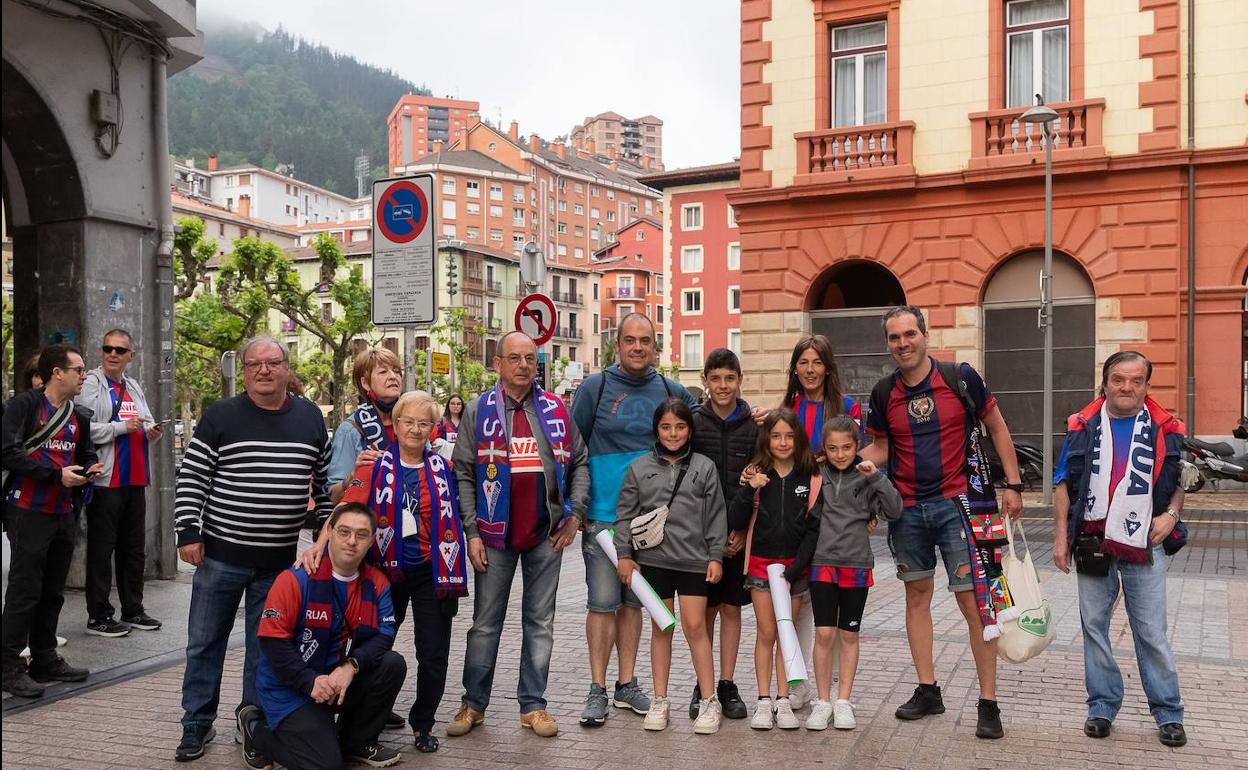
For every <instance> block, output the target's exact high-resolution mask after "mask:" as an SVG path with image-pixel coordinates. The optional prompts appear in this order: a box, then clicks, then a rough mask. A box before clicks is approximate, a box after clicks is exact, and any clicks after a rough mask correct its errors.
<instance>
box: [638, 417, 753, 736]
mask: <svg viewBox="0 0 1248 770" xmlns="http://www.w3.org/2000/svg"><path fill="white" fill-rule="evenodd" d="M692 427H693V414H692V412H691V411H690V409H689V405H688V404H686V403H685V402H684V401H683V400H681V399H679V398H669V399H668V400H666V401H664V402H663V403H662V404H660V405H659V408H658V409H657V410H655V413H654V437H655V439H656V441H655V445H654V450H653V451H651V452H647V453H646V454H643V455H641V456H640V457H638V458H637V459H635V460H633V462H632V463H631V464H630V465H629V466H628V470H627V471H626V472H625V474H624V483H623V485H622V486H621V487H620V495H619V502H618V504H617V508H616V521H615V550H616V553H617V554H618V556H619V577H620V582H622V583H624V584H625V585H628V584H629V581H630V580H631V578H632V574H633V571H634V570H636V569H638V568H639V565H640V570H641V575H642V577H644V578H645V579H646V581H647V582H648V583H650V586H651V587H652V588H654V590H655V593H657V594H658V595H659V597H660V598H661V599H663V601H664V602H665V603H666V604H667V606H668V607H672V606H673V601H674V600H673V597H674V596H676V595H677V594H679V596H680V624H681V628H682V629H683V630H684V634H685V640H686V641H687V642H688V643H689V652H690V655H691V656H692V657H693V669H694V671H695V672H696V673H697V676H698V686H699V688H700V690H701V692H702V693H707V694H709V695H710V697H707V698H704V699H703V700H701V701H700V702H699V704H698V717H697V720H696V721H695V722H694V732H695V733H700V734H710V733H714V732H717V731H718V730H719V721H720V704H719V700H718V699H717V698H716V697H715V672H714V666H713V663H712V660H711V642H710V638H709V637H708V636H707V633H706V594H707V584H708V583H717V582H719V580H720V578H721V577H722V576H723V554H724V546H725V545H726V544H727V541H728V526H727V513H726V512H725V509H724V493H723V490H722V489H721V488H720V483H719V472H718V471H717V470H716V468H715V464H714V463H712V462H711V461H710V460H709V459H708V458H706V457H704V456H703V455H700V454H696V453H694V452H693V451H692V450H691V449H690V444H689V436H690V432H691V430H692ZM661 506H667V507H668V515H667V522H666V524H664V527H663V540H662V542H660V543H659V544H658V545H655V546H652V547H650V548H645V549H635V548H634V547H633V539H632V536H631V525H632V523H633V519H635V518H637V517H638V516H642V515H644V514H647V513H649V512H651V511H653V510H655V509H656V508H659V507H661ZM671 665H672V632H671V631H664V630H663V629H662V628H660V627H659V626H658V625H657V624H651V636H650V666H651V668H652V670H653V672H654V701H653V703H651V705H650V711H649V713H647V714H646V719H645V722H644V724H643V727H645V729H647V730H662V729H664V728H666V727H667V721H668V715H669V713H670V710H671V707H670V704H669V702H668V697H667V679H668V674H669V672H670V670H671Z"/></svg>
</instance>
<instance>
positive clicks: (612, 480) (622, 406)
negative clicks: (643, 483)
mask: <svg viewBox="0 0 1248 770" xmlns="http://www.w3.org/2000/svg"><path fill="white" fill-rule="evenodd" d="M672 397H675V398H680V399H682V400H684V401H685V403H687V404H689V405H690V406H693V405H694V403H695V401H694V398H693V396H692V395H690V394H689V391H688V390H686V389H685V386H684V385H681V384H680V383H679V382H676V381H674V380H669V379H668V378H666V377H664V376H663V375H661V374H659V373H658V372H657V371H655V370H654V369H649V370H648V371H647V372H646V373H645V374H644V375H642V376H641V377H633V376H630V375H628V374H625V373H624V370H623V369H621V368H620V365H619V364H612V365H611V366H609V367H607V368H606V369H604V370H603V371H602V372H599V373H597V374H591V375H590V376H589V377H587V378H586V379H585V382H583V383H582V384H581V386H580V387H579V388H577V389H576V398H575V400H573V402H572V420H573V422H575V423H576V427H577V430H579V431H580V433H581V436H582V437H584V439H585V442H586V445H587V446H588V448H589V518H590V520H592V521H609V522H614V521H615V513H616V510H615V508H616V501H617V499H618V497H619V494H620V485H621V484H622V483H623V481H624V473H625V471H627V470H628V465H629V463H631V462H632V461H633V460H635V459H636V458H638V457H639V456H641V455H642V454H644V453H646V452H648V451H650V449H651V448H652V447H653V446H654V410H655V409H657V408H658V406H659V404H661V403H663V402H664V401H665V400H667V399H668V398H672Z"/></svg>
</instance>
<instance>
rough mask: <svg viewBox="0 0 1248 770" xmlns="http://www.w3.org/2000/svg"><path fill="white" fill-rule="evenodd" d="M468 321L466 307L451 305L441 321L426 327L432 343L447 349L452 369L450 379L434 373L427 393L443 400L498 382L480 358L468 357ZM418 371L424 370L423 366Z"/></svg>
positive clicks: (495, 375) (470, 393)
mask: <svg viewBox="0 0 1248 770" xmlns="http://www.w3.org/2000/svg"><path fill="white" fill-rule="evenodd" d="M467 320H468V310H467V309H466V308H462V307H451V308H447V309H445V310H444V311H443V312H442V318H441V320H439V321H438V323H436V324H434V325H433V326H432V327H431V328H430V329H429V334H430V336H431V337H432V338H433V341H434V343H436V344H437V345H438V346H439V347H441V348H443V349H448V350H449V351H450V353H451V365H452V372H454V377H453V379H450V378H447V377H445V376H444V375H440V374H435V375H434V376H433V388H432V389H431V390H430V391H429V392H430V393H432V394H433V396H434V397H435V398H437V399H439V400H445V399H446V398H447V397H449V396H450V394H451V393H460V394H463V395H464V396H465V397H468V396H470V395H472V394H476V393H483V392H484V391H486V390H488V389H490V388H492V387H494V383H495V382H497V381H498V373H497V372H491V371H489V370H488V369H486V368H485V365H484V364H482V363H481V362H480V361H474V360H472V359H470V358H469V353H470V348H469V346H468V343H467V342H466V337H465V335H466V333H467ZM422 364H423V360H422ZM417 371H418V372H422V373H423V371H424V368H423V366H422V367H421V369H419V370H417ZM418 379H419V377H418Z"/></svg>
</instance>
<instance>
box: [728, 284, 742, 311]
mask: <svg viewBox="0 0 1248 770" xmlns="http://www.w3.org/2000/svg"><path fill="white" fill-rule="evenodd" d="M728 312H729V313H740V312H741V287H740V286H729V287H728Z"/></svg>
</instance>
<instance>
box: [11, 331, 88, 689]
mask: <svg viewBox="0 0 1248 770" xmlns="http://www.w3.org/2000/svg"><path fill="white" fill-rule="evenodd" d="M85 373H86V366H84V365H83V362H82V354H81V353H79V352H78V351H77V350H76V349H74V348H73V347H70V346H69V345H63V344H61V345H50V346H48V347H47V348H44V350H43V352H42V353H40V354H39V376H40V377H41V378H43V382H44V387H43V388H42V389H41V390H28V391H25V392H23V393H19V394H18V395H16V396H14V397H13V398H12V399H10V400H9V402H8V403H7V404H5V406H4V418H3V447H4V450H3V451H4V468H5V470H6V471H8V472H9V473H11V474H12V475H11V477H10V478H9V479H8V481H7V484H6V486H5V489H4V499H5V501H4V504H5V524H6V528H7V530H8V534H9V543H10V545H11V546H12V550H13V556H12V559H11V561H10V563H9V590H8V593H7V594H5V598H4V649H3V679H4V691H5V692H8V693H12V694H14V695H19V696H22V697H24V698H38V697H40V696H41V695H43V691H44V685H43V684H41V683H42V682H49V681H60V682H81V681H83V680H84V679H86V678H87V675H88V673H89V672H88V671H87V670H86V669H85V668H74V667H73V666H71V665H69V664H68V663H66V662H65V659H64V658H62V657H61V656H60V655H58V654H57V652H56V624H57V621H58V620H59V618H60V614H61V606H62V605H63V604H64V603H65V579H66V578H67V577H68V575H69V565H70V561H71V560H72V559H73V556H74V536H75V534H76V532H77V528H78V519H77V516H76V514H77V511H78V506H79V505H80V504H81V497H80V495H78V494H76V493H75V488H76V487H81V486H83V485H85V484H86V483H87V482H88V481H90V480H91V479H92V478H94V477H95V476H96V475H98V474H99V473H100V472H101V471H102V470H103V467H102V466H101V465H100V464H99V463H98V462H96V455H95V445H94V444H92V443H91V413H90V412H88V411H86V410H84V409H82V408H79V407H75V406H74V404H73V398H74V396H76V395H78V392H79V391H80V390H82V381H83V377H84V375H85ZM27 645H29V646H30V666H29V669H28V668H27V666H26V664H25V663H24V662H23V661H22V658H21V653H22V648H23V647H26V646H27Z"/></svg>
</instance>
